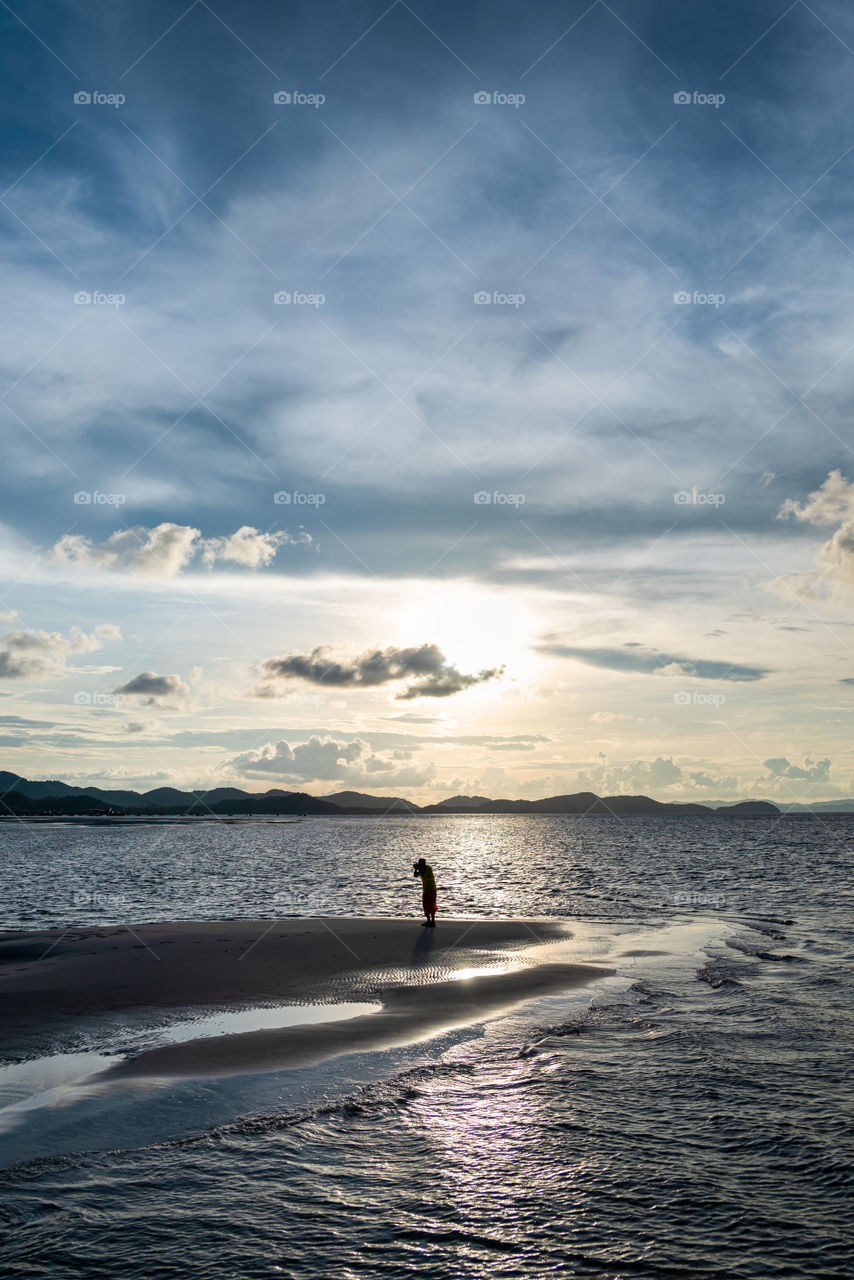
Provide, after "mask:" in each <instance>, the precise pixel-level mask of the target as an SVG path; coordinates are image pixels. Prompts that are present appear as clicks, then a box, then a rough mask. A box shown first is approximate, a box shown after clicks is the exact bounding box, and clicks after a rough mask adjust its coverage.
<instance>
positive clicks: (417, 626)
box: [396, 582, 533, 674]
mask: <svg viewBox="0 0 854 1280" xmlns="http://www.w3.org/2000/svg"><path fill="white" fill-rule="evenodd" d="M415 590H416V591H417V596H416V597H414V598H413V599H412V600H411V602H410V603H409V604H408V605H406V606H405V607H404V608H403V609H402V610H401V611H400V613H399V614H398V615H397V619H396V621H397V624H398V626H397V628H396V630H397V631H398V634H399V636H400V639H399V643H400V644H402V645H412V644H425V643H430V644H436V645H438V646H439V648H440V649H441V650H442V652H443V654H444V655H445V657H446V658H447V659H448V661H449V662H451V663H453V665H454V666H455V667H458V668H459V669H460V670H461V671H465V672H467V673H469V672H474V671H482V670H484V669H486V668H489V667H500V666H505V667H506V668H507V670H508V672H510V671H511V670H512V671H513V673H514V674H517V673H518V670H519V669H520V668H521V667H522V666H524V667H526V668H527V666H528V665H529V659H530V652H529V651H530V645H531V636H532V625H533V624H532V617H531V611H530V606H529V604H528V602H527V601H526V600H525V599H524V597H523V595H522V593H519V592H511V591H491V590H489V589H488V588H484V587H482V586H479V585H474V584H472V583H466V582H453V583H451V582H442V583H436V584H426V583H419V584H418V586H417V588H415Z"/></svg>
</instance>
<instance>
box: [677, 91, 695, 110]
mask: <svg viewBox="0 0 854 1280" xmlns="http://www.w3.org/2000/svg"><path fill="white" fill-rule="evenodd" d="M673 101H674V102H675V103H676V105H677V107H684V106H686V105H687V104H688V103H689V102H690V101H691V95H690V93H686V92H685V90H684V89H680V90H679V92H678V93H674V95H673Z"/></svg>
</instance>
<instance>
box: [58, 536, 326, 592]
mask: <svg viewBox="0 0 854 1280" xmlns="http://www.w3.org/2000/svg"><path fill="white" fill-rule="evenodd" d="M310 542H311V538H310V536H309V535H308V534H307V533H300V534H298V535H296V536H295V537H294V536H291V534H289V533H286V532H285V531H284V530H280V531H279V532H276V533H260V532H259V530H258V529H254V528H253V527H252V526H251V525H242V526H241V527H240V528H239V529H238V530H237V531H236V533H232V534H230V535H228V536H227V537H222V538H203V537H202V535H201V531H200V530H199V529H195V528H193V526H192V525H183V524H172V523H169V522H164V523H163V524H158V525H156V526H155V527H154V528H152V529H147V528H145V527H144V526H143V525H137V526H135V527H134V528H132V529H117V530H116V531H115V532H114V533H111V534H110V536H109V537H108V538H107V539H106V541H104V542H100V543H98V542H93V541H92V539H91V538H87V537H86V536H85V535H84V534H77V533H73V534H72V533H67V534H65V536H64V537H62V538H60V539H59V541H58V542H57V543H56V544H55V546H54V547H53V548H52V550H51V558H52V559H53V560H54V561H55V562H56V563H58V564H63V565H70V566H74V567H76V568H82V569H103V570H109V571H112V572H118V573H130V574H135V575H137V576H139V577H142V578H158V579H169V578H176V577H177V576H178V574H179V573H181V571H182V570H183V569H185V568H186V567H187V565H188V564H189V563H190V562H191V561H192V560H193V559H195V558H196V556H199V555H200V556H201V559H202V562H203V563H204V564H206V565H208V566H211V565H213V564H215V563H216V562H217V561H220V560H225V561H228V562H230V563H232V564H239V565H243V566H244V567H245V568H247V569H261V568H265V567H266V566H267V565H269V564H271V563H272V561H273V559H274V557H275V555H276V552H277V551H278V549H279V547H282V546H286V545H288V544H295V543H310Z"/></svg>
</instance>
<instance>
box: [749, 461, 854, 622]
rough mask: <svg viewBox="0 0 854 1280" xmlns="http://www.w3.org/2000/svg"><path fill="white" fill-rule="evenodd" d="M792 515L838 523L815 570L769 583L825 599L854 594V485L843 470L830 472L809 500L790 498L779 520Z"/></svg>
mask: <svg viewBox="0 0 854 1280" xmlns="http://www.w3.org/2000/svg"><path fill="white" fill-rule="evenodd" d="M789 516H793V517H794V518H795V519H796V520H800V521H801V522H802V523H805V524H812V525H815V526H817V527H822V526H824V527H827V526H829V525H834V524H838V525H839V528H838V529H836V530H835V532H834V533H833V534H832V536H831V537H830V538H829V539H828V541H827V542H825V543H823V544H822V546H821V547H819V549H818V551H817V552H816V556H815V564H816V568H815V570H810V571H808V572H806V573H797V574H783V575H782V576H781V577H779V578H775V579H774V580H773V581H772V582H770V583H769V584H768V586H769V587H770V589H771V590H773V591H776V592H777V593H778V594H782V595H787V596H795V597H805V598H807V599H822V598H824V597H827V596H834V595H839V596H843V597H849V598H850V597H851V595H852V594H854V484H851V483H850V482H849V481H848V480H846V478H845V477H844V476H843V474H842V472H841V471H838V470H837V471H831V472H830V473H829V475H828V476H827V479H826V480H825V481H824V482H823V484H821V485H820V486H819V487H818V489H814V490H813V492H812V493H810V494H808V495H807V500H806V502H803V503H799V502H796V501H795V499H794V498H787V499H786V501H785V502H784V503H783V505H782V507H781V508H780V510H779V512H778V513H777V517H778V519H780V520H785V519H787V518H788V517H789Z"/></svg>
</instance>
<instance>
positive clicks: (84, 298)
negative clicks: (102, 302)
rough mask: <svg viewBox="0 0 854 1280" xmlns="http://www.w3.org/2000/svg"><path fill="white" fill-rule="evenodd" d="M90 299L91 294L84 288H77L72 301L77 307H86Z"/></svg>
mask: <svg viewBox="0 0 854 1280" xmlns="http://www.w3.org/2000/svg"><path fill="white" fill-rule="evenodd" d="M91 301H92V295H91V293H89V292H88V291H87V290H86V289H78V291H77V293H75V295H74V302H75V304H76V305H77V306H78V307H88V306H89V303H90V302H91Z"/></svg>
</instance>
